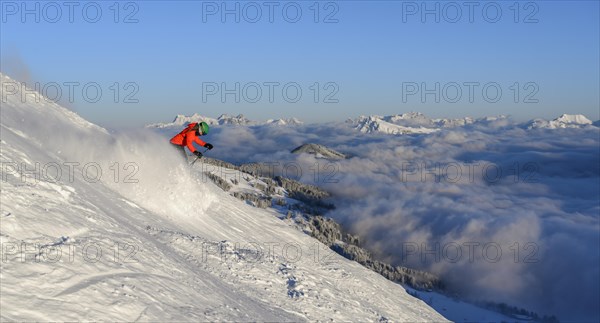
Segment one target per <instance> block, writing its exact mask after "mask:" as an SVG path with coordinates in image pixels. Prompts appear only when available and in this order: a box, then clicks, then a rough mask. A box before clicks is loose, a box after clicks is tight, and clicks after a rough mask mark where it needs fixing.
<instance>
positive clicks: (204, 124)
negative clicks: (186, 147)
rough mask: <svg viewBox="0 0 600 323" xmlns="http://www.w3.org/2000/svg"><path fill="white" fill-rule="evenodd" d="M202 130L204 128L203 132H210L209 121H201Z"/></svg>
mask: <svg viewBox="0 0 600 323" xmlns="http://www.w3.org/2000/svg"><path fill="white" fill-rule="evenodd" d="M200 130H202V134H204V135H205V134H207V133H208V123H206V122H204V121H202V122H200Z"/></svg>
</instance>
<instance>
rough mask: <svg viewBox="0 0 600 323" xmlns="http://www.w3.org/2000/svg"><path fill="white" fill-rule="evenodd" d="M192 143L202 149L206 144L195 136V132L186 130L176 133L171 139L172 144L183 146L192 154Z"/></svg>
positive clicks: (194, 148) (193, 149)
mask: <svg viewBox="0 0 600 323" xmlns="http://www.w3.org/2000/svg"><path fill="white" fill-rule="evenodd" d="M186 130H188V129H187V128H186ZM193 142H196V143H197V144H198V145H200V146H203V147H204V145H206V143H205V142H204V141H202V139H200V137H199V136H197V135H196V131H195V130H188V131H185V130H184V131H182V132H180V133H178V134H177V135H175V137H173V138H171V143H172V144H174V145H178V146H185V147H187V148H188V149H189V150H190V152H192V153H193V152H195V151H196V147H194V145H192V143H193Z"/></svg>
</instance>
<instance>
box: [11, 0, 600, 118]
mask: <svg viewBox="0 0 600 323" xmlns="http://www.w3.org/2000/svg"><path fill="white" fill-rule="evenodd" d="M1 2H2V17H1V19H2V25H1V27H2V28H1V40H0V42H1V45H2V47H1V48H2V49H1V53H0V54H1V55H0V56H1V59H2V60H1V66H0V69H1V70H2V72H4V73H7V74H8V75H11V76H13V77H15V78H17V79H19V80H24V81H27V82H28V83H29V84H34V82H39V84H40V88H42V87H44V86H45V87H46V90H47V91H48V92H49V94H50V95H54V94H55V93H57V92H56V89H57V87H58V88H60V90H61V91H62V97H61V98H62V103H65V104H66V105H68V106H70V107H71V108H72V109H74V110H76V111H77V112H79V113H80V114H81V115H82V116H84V117H86V118H87V119H89V120H91V121H93V122H96V123H99V124H101V125H104V126H108V127H122V126H127V125H134V126H135V125H143V124H145V123H149V122H158V121H170V119H172V118H173V117H174V115H176V114H192V113H200V114H204V115H209V116H218V115H220V114H221V113H229V114H238V113H242V114H244V115H246V116H247V117H249V118H251V119H267V118H279V117H298V118H300V119H302V120H304V121H308V122H319V121H332V120H340V121H342V120H344V119H346V118H349V117H356V116H358V115H361V114H381V115H389V114H395V113H402V112H407V111H419V112H423V113H425V114H427V115H430V116H432V117H461V116H467V115H469V116H475V117H479V116H486V115H498V114H509V115H512V116H513V117H515V118H516V119H518V120H526V119H531V118H535V117H542V118H554V117H556V116H558V115H560V114H562V113H574V114H575V113H581V114H585V115H586V116H588V117H589V118H591V119H593V120H597V119H599V118H600V111H599V106H600V103H599V93H598V92H599V91H598V88H599V87H600V84H599V79H600V75H599V71H600V66H599V58H600V50H599V40H598V39H600V35H599V29H600V25H599V11H600V9H599V2H598V1H537V2H517V5H516V6H515V4H514V2H512V1H511V2H491V1H490V2H480V3H479V5H477V6H473V7H469V6H470V4H471V3H472V2H461V1H458V2H452V4H449V2H435V1H427V2H420V1H416V2H411V1H337V2H327V1H323V2H318V3H316V5H315V2H314V1H289V2H279V3H274V2H235V1H228V2H226V3H225V6H226V7H225V8H223V7H222V5H223V3H224V2H222V1H216V2H210V1H208V2H207V1H168V2H167V1H140V2H118V3H117V5H115V2H114V1H106V2H102V1H97V2H75V3H76V5H75V6H73V7H71V8H73V11H72V15H71V14H70V12H69V5H68V4H66V3H65V2H60V1H59V2H53V3H54V4H53V5H49V4H48V2H38V1H27V2H23V1H5V0H2V1H1ZM236 4H237V5H238V6H239V7H238V8H239V10H238V11H237V15H238V16H237V18H239V22H237V21H236V16H235V14H227V15H225V17H224V20H223V17H222V15H221V13H222V12H223V9H229V10H232V11H235V9H236ZM36 5H37V6H38V7H36ZM23 6H25V7H23ZM436 6H438V7H436ZM317 7H318V8H319V9H318V14H317V9H316V8H317ZM37 8H39V9H37ZM83 8H85V10H84V9H83ZM97 8H100V10H101V14H100V15H97V14H96V10H97ZM117 8H118V10H117ZM284 8H285V10H284ZM298 8H299V9H300V10H301V14H300V15H297V14H296V12H297V10H298ZM436 8H439V10H437V14H438V17H437V18H439V22H438V21H436V16H435V14H433V13H429V14H426V15H425V16H422V13H423V12H424V11H423V10H424V9H425V10H430V11H433V12H435V11H436ZM484 8H485V9H484ZM498 8H499V9H500V10H501V13H499V14H498V13H497V10H498ZM24 9H25V10H29V11H28V12H30V13H27V14H26V15H25V16H23V15H22V14H23V11H24ZM258 9H260V13H261V16H257V13H258ZM270 9H272V10H273V11H272V13H271V12H270ZM458 10H460V14H461V15H460V16H458V15H457V13H458V12H459V11H458ZM470 10H472V12H470ZM59 11H60V13H61V15H60V16H59V15H57V13H58V12H59ZM117 12H118V17H116V16H115V14H116V13H117ZM517 13H518V15H517ZM36 15H37V16H36ZM36 18H39V22H37V21H36ZM271 19H272V20H273V21H272V22H271V21H270V20H271ZM69 20H72V21H73V22H70V21H69ZM94 20H97V22H95V23H92V22H91V21H94ZM115 20H116V21H117V22H115ZM294 20H297V22H295V23H292V21H294ZM315 20H317V21H318V22H315ZM53 21H56V22H53ZM252 21H256V22H252ZM493 21H496V22H493ZM53 82H55V83H53ZM66 82H77V84H78V86H76V87H74V88H72V89H74V93H73V100H72V101H73V102H65V101H67V99H66V98H67V93H68V91H69V89H70V88H69V86H68V85H65V83H66ZM115 83H118V86H117V87H118V88H120V91H119V92H118V93H117V92H116V88H117V87H115ZM236 83H238V84H239V90H238V91H237V93H238V94H239V97H240V98H239V102H236V100H235V99H236V98H235V93H233V94H227V95H226V96H225V98H224V100H223V98H222V97H221V93H222V92H223V90H225V88H227V89H233V91H232V92H236V91H235V86H236ZM436 83H437V84H439V90H436ZM52 84H55V85H56V84H58V86H51V85H52ZM86 84H87V85H90V86H89V87H87V88H86V89H87V90H88V91H89V92H88V95H87V96H86V95H84V94H83V93H82V92H83V87H84V85H86ZM286 84H287V87H286V89H287V94H284V93H283V88H284V86H285V85H286ZM317 85H318V86H317ZM486 85H487V86H486ZM484 87H485V88H486V89H487V92H486V93H487V94H484V93H483V88H484ZM98 88H99V89H100V90H102V95H101V96H99V97H98V98H97V100H98V102H95V103H90V102H87V101H93V99H94V97H95V90H96V89H98ZM317 88H318V89H319V91H318V93H317V91H316V89H317ZM425 88H427V89H430V90H432V91H430V92H429V93H430V94H427V95H425V97H421V94H422V93H423V90H425ZM259 89H260V91H261V92H262V95H261V96H258V92H257V91H258V90H259ZM298 89H300V90H301V91H302V94H301V95H300V96H297V95H296V91H297V90H298ZM498 89H500V90H501V91H502V93H501V95H498V94H497V90H498ZM517 89H518V91H517ZM270 90H272V98H271V99H272V101H273V102H270V101H271V100H270V98H269V95H268V93H269V92H270ZM470 90H471V91H473V92H472V98H469V91H470ZM458 91H461V92H462V93H461V95H460V96H459V95H458ZM436 93H437V95H438V96H439V102H436ZM115 100H116V101H117V103H115V102H114V101H115ZM296 100H297V102H295V103H291V102H288V101H296ZM315 100H316V101H317V102H315ZM125 101H133V102H128V103H127V102H125ZM136 101H137V102H136ZM471 101H472V102H471ZM491 101H497V102H494V103H492V102H491ZM515 101H517V102H515Z"/></svg>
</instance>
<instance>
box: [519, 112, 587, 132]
mask: <svg viewBox="0 0 600 323" xmlns="http://www.w3.org/2000/svg"><path fill="white" fill-rule="evenodd" d="M525 126H526V127H527V129H540V128H545V129H560V128H585V127H590V126H596V125H593V123H592V121H591V120H589V119H588V118H586V117H585V116H584V115H581V114H563V115H561V116H560V117H558V118H556V119H554V120H550V121H548V120H544V119H534V120H532V121H530V122H528V123H527V124H526V125H525ZM596 127H597V126H596Z"/></svg>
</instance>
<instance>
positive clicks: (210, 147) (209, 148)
mask: <svg viewBox="0 0 600 323" xmlns="http://www.w3.org/2000/svg"><path fill="white" fill-rule="evenodd" d="M204 148H208V150H211V149H213V145H211V144H209V143H206V144H204Z"/></svg>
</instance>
